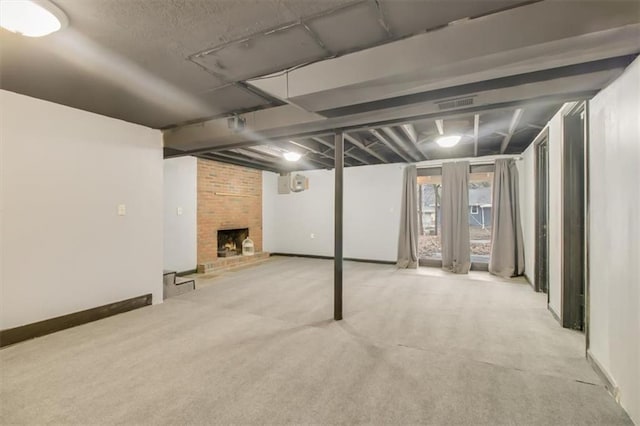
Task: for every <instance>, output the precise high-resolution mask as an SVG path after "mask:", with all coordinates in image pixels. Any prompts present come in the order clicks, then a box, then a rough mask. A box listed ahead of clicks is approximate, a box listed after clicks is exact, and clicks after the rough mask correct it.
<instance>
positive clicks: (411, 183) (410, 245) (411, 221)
mask: <svg viewBox="0 0 640 426" xmlns="http://www.w3.org/2000/svg"><path fill="white" fill-rule="evenodd" d="M417 180H418V172H417V170H416V166H407V167H406V168H405V169H404V183H403V189H402V207H401V209H400V211H401V216H400V235H399V238H398V262H397V263H396V266H398V268H417V267H418V183H417Z"/></svg>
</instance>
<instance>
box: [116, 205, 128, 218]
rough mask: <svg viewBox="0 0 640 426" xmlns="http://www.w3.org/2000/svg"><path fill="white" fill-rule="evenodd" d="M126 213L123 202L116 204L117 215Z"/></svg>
mask: <svg viewBox="0 0 640 426" xmlns="http://www.w3.org/2000/svg"><path fill="white" fill-rule="evenodd" d="M126 214H127V206H125V205H124V204H118V216H124V215H126Z"/></svg>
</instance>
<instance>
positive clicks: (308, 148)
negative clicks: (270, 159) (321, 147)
mask: <svg viewBox="0 0 640 426" xmlns="http://www.w3.org/2000/svg"><path fill="white" fill-rule="evenodd" d="M287 142H288V143H290V144H291V145H293V146H296V147H298V148H302V149H304V150H307V151H309V152H311V153H313V154H316V155H319V156H321V157H326V158H331V157H330V156H328V155H326V154H325V153H323V152H322V151H318V150H315V149H313V148H311V147H308V146H306V145H304V144H301V143H298V142H295V141H292V140H290V141H287ZM313 161H315V162H316V163H319V164H322V165H324V166H327V167H330V168H332V167H333V161H326V160H324V159H320V158H317V159H314V160H313Z"/></svg>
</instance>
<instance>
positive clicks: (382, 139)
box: [369, 129, 413, 163]
mask: <svg viewBox="0 0 640 426" xmlns="http://www.w3.org/2000/svg"><path fill="white" fill-rule="evenodd" d="M369 132H370V133H371V134H372V135H373V136H375V137H376V138H377V139H378V140H379V141H380V142H382V143H383V144H384V145H385V146H386V147H387V148H389V149H390V150H391V151H393V152H394V153H395V154H396V155H397V156H398V157H400V158H402V159H403V160H404V161H406V162H407V163H413V160H412V159H411V158H410V157H409V156H407V155H406V154H403V153H402V152H401V151H399V150H398V149H397V148H396V147H395V146H393V143H391V141H389V140H388V139H387V138H385V137H384V136H382V135H381V134H380V132H379V131H377V130H376V129H371V130H369Z"/></svg>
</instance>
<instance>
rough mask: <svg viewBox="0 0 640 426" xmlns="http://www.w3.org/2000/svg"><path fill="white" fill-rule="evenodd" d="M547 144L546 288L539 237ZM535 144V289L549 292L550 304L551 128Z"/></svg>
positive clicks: (546, 129)
mask: <svg viewBox="0 0 640 426" xmlns="http://www.w3.org/2000/svg"><path fill="white" fill-rule="evenodd" d="M543 144H546V147H547V156H546V169H545V173H546V178H545V183H546V189H545V198H546V199H545V200H544V203H545V204H546V206H545V207H546V208H545V210H546V216H547V217H546V221H545V222H546V226H547V229H546V238H545V244H546V247H545V248H546V250H545V251H544V252H545V254H546V268H545V272H546V274H545V275H546V286H545V288H543V286H542V276H541V273H540V272H541V268H542V267H541V264H542V247H541V246H540V239H539V238H538V235H539V232H540V231H541V227H542V223H541V217H540V202H541V198H542V197H541V188H540V184H541V182H540V180H541V179H540V176H539V171H540V168H541V165H540V155H539V149H540V147H541V145H543ZM533 145H534V171H535V181H534V188H535V189H534V192H535V194H534V197H535V198H534V199H535V204H534V205H535V209H534V229H535V236H536V239H535V242H534V265H535V269H534V274H535V275H534V277H533V278H534V286H533V287H534V290H535V291H537V292H540V291H544V292H545V293H547V304H549V128H548V127H545V128H544V129H543V130H542V131H541V132H540V134H539V135H538V136H537V137H536V139H535V140H534V141H533Z"/></svg>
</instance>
